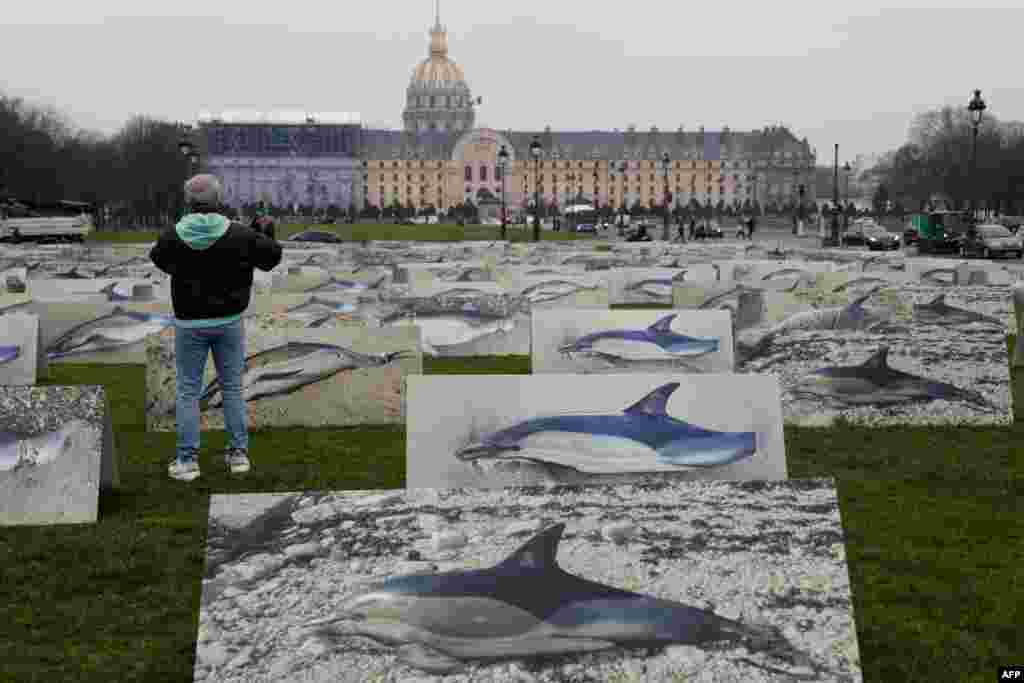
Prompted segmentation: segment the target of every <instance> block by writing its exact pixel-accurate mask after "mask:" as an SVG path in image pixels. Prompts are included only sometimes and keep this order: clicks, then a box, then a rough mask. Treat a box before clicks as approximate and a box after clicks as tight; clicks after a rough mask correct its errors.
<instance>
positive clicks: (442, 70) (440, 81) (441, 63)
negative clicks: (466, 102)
mask: <svg viewBox="0 0 1024 683" xmlns="http://www.w3.org/2000/svg"><path fill="white" fill-rule="evenodd" d="M409 85H410V86H412V87H416V86H420V87H424V88H438V87H441V88H445V87H451V86H463V87H465V85H466V76H465V74H463V73H462V69H460V68H459V65H458V64H456V63H455V62H453V61H452V60H451V59H449V58H448V32H447V31H446V30H445V29H444V27H443V26H441V15H440V9H438V16H437V21H436V22H435V23H434V28H432V29H430V55H429V56H428V57H427V58H426V59H424V60H423V61H422V62H420V63H419V64H418V65H417V66H416V68H415V69H414V70H413V72H412V80H411V82H410V83H409Z"/></svg>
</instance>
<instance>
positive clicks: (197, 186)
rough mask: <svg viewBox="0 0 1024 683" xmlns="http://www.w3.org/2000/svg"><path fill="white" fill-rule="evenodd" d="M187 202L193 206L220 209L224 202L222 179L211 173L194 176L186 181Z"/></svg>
mask: <svg viewBox="0 0 1024 683" xmlns="http://www.w3.org/2000/svg"><path fill="white" fill-rule="evenodd" d="M185 201H186V202H187V203H188V204H190V205H192V206H202V207H207V208H215V207H219V206H220V205H221V204H222V203H223V201H224V188H223V187H222V186H221V184H220V179H219V178H217V176H215V175H211V174H209V173H200V174H199V175H196V176H192V177H191V178H189V179H188V180H187V181H185Z"/></svg>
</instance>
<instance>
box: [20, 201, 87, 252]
mask: <svg viewBox="0 0 1024 683" xmlns="http://www.w3.org/2000/svg"><path fill="white" fill-rule="evenodd" d="M94 229H95V228H94V226H93V220H92V207H91V206H90V205H89V204H86V203H84V202H72V201H67V200H63V201H58V202H53V203H48V204H47V203H39V202H30V201H27V200H11V199H7V200H5V201H4V202H3V203H2V204H0V242H10V243H13V244H19V243H21V242H36V243H38V244H57V243H61V242H84V241H85V237H86V235H88V234H89V233H91V232H92V231H93V230H94Z"/></svg>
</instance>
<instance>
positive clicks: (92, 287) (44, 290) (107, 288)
mask: <svg viewBox="0 0 1024 683" xmlns="http://www.w3.org/2000/svg"><path fill="white" fill-rule="evenodd" d="M164 291H166V292H167V293H168V294H169V293H170V289H169V288H167V289H166V290H165V288H163V287H161V286H160V283H159V282H152V281H149V280H115V279H109V278H93V279H82V280H74V279H50V280H29V283H28V292H27V293H28V294H29V296H31V297H32V298H33V299H36V300H39V301H68V302H70V301H80V302H82V303H97V302H104V301H108V302H111V303H119V302H120V303H149V302H152V301H160V300H164V297H163V292H164Z"/></svg>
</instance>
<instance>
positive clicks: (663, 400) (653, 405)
mask: <svg viewBox="0 0 1024 683" xmlns="http://www.w3.org/2000/svg"><path fill="white" fill-rule="evenodd" d="M678 388H679V382H669V383H668V384H662V385H661V386H660V387H658V388H657V389H655V390H654V391H652V392H651V393H649V394H647V395H646V396H644V397H643V398H642V399H640V400H639V401H637V402H636V403H634V404H633V405H631V406H630V407H628V408H626V409H625V410H624V411H622V412H624V413H626V414H627V415H651V416H659V415H666V414H667V413H666V412H665V407H666V406H667V405H668V399H669V396H671V395H672V392H674V391H675V390H676V389H678Z"/></svg>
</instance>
